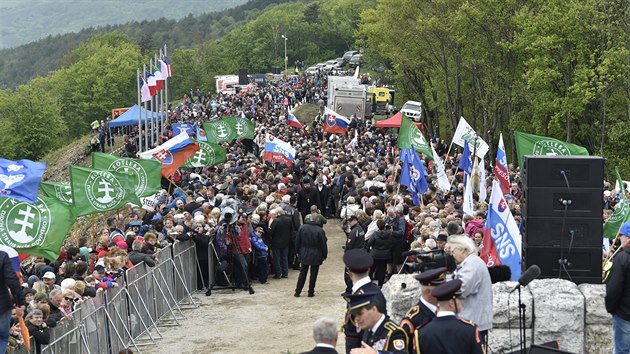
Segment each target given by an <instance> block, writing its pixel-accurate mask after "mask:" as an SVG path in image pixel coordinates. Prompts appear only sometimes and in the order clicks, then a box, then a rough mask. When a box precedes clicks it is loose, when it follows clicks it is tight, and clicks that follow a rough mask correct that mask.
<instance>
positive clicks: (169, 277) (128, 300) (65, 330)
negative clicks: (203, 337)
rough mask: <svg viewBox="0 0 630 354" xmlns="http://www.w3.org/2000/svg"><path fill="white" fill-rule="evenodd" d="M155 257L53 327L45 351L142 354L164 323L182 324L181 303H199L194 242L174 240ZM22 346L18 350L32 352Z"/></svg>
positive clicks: (48, 353) (54, 353) (184, 304)
mask: <svg viewBox="0 0 630 354" xmlns="http://www.w3.org/2000/svg"><path fill="white" fill-rule="evenodd" d="M156 259H157V261H158V262H159V263H158V264H156V266H155V267H152V268H151V267H148V266H147V265H146V264H144V263H140V264H137V265H135V266H133V267H132V268H130V269H128V270H127V271H126V272H125V274H124V277H122V278H119V279H118V284H119V286H118V287H116V288H111V289H108V290H106V291H103V292H100V291H99V292H98V293H97V296H96V297H95V298H91V299H88V300H87V301H85V302H83V303H82V304H81V305H80V306H79V308H78V309H77V310H75V311H74V312H73V313H72V317H71V318H69V319H64V320H63V321H61V322H59V324H58V325H57V327H55V328H52V329H51V330H50V338H51V343H50V344H49V345H47V346H42V354H56V353H73V354H74V353H77V354H84V353H85V354H91V353H110V354H116V353H118V352H119V351H120V350H121V349H124V348H133V350H134V352H136V353H141V352H142V350H141V347H142V346H143V345H150V344H155V343H156V341H157V340H159V339H161V338H162V334H161V333H160V330H159V327H160V326H177V325H179V324H180V321H181V320H182V319H183V318H184V315H183V313H182V311H181V309H182V307H183V306H188V307H197V306H198V304H197V303H195V301H194V299H193V297H192V293H193V292H194V291H196V290H197V270H198V261H197V254H196V249H195V243H194V242H192V241H187V242H179V243H177V244H175V245H170V246H168V247H166V248H163V249H161V250H160V251H159V252H158V253H157V254H156ZM20 350H21V351H16V352H15V353H18V354H25V353H27V351H26V349H24V348H20ZM34 352H35V345H34V343H33V345H32V346H31V353H34Z"/></svg>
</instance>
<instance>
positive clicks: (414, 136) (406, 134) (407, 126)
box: [398, 114, 433, 160]
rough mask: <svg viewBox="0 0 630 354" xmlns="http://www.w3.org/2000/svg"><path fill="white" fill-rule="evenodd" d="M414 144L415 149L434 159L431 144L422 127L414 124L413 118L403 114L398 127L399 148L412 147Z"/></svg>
mask: <svg viewBox="0 0 630 354" xmlns="http://www.w3.org/2000/svg"><path fill="white" fill-rule="evenodd" d="M412 146H413V149H414V150H416V151H417V152H421V153H423V154H424V156H428V157H429V158H430V159H431V160H433V151H431V145H430V144H429V143H428V142H427V140H426V139H425V138H424V135H422V132H421V131H420V129H418V127H416V125H415V124H413V122H412V121H411V119H409V118H407V116H405V115H404V114H403V117H402V119H401V121H400V129H398V148H399V149H411V147H412Z"/></svg>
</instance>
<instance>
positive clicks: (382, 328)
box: [344, 293, 437, 354]
mask: <svg viewBox="0 0 630 354" xmlns="http://www.w3.org/2000/svg"><path fill="white" fill-rule="evenodd" d="M377 296H378V293H362V294H350V295H347V294H344V298H345V299H346V301H348V313H349V314H350V315H351V316H352V317H354V320H355V323H356V326H357V328H358V329H359V330H360V332H359V336H360V338H361V346H360V347H359V348H353V349H352V350H350V354H408V353H409V351H408V350H407V342H408V339H407V334H406V333H405V331H403V330H402V328H400V327H398V325H396V323H394V322H393V321H392V320H390V319H389V316H387V315H386V314H384V313H382V312H381V311H380V310H379V309H378V300H377ZM436 353H437V352H436Z"/></svg>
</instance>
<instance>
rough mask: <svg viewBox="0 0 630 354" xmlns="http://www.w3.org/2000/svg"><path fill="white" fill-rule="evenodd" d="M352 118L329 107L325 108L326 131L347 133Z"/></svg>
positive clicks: (324, 127)
mask: <svg viewBox="0 0 630 354" xmlns="http://www.w3.org/2000/svg"><path fill="white" fill-rule="evenodd" d="M349 124H350V120H349V119H348V118H347V117H345V116H342V115H341V114H338V113H337V112H335V111H333V110H332V109H329V108H324V126H323V129H324V131H325V132H326V133H333V134H347V133H348V125H349Z"/></svg>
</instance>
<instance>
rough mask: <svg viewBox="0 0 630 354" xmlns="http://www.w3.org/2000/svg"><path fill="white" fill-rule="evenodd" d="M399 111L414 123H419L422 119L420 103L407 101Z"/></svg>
mask: <svg viewBox="0 0 630 354" xmlns="http://www.w3.org/2000/svg"><path fill="white" fill-rule="evenodd" d="M400 111H401V112H402V113H403V114H404V115H406V116H407V117H409V118H411V119H413V121H414V122H419V121H420V118H421V117H422V103H420V102H417V101H407V102H405V104H404V105H403V106H402V108H401V109H400Z"/></svg>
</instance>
